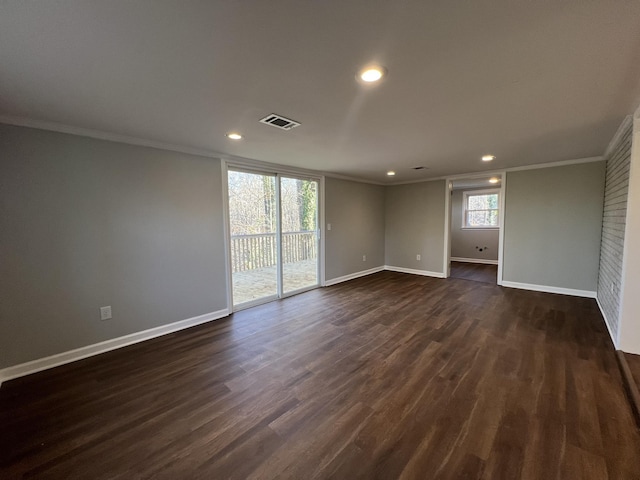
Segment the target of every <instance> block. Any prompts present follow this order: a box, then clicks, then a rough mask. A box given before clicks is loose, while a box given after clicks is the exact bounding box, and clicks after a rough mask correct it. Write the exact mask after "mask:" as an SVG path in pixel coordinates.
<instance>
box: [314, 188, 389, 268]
mask: <svg viewBox="0 0 640 480" xmlns="http://www.w3.org/2000/svg"><path fill="white" fill-rule="evenodd" d="M325 221H326V223H330V224H331V230H330V231H329V230H326V231H325V235H326V238H325V252H326V259H325V279H326V280H331V279H334V278H338V277H342V276H345V275H350V274H352V273H357V272H361V271H362V270H368V269H370V268H374V267H380V266H382V265H384V187H382V186H380V185H370V184H366V183H359V182H351V181H347V180H339V179H336V178H330V177H327V178H326V179H325ZM325 227H326V225H325ZM363 255H366V257H367V260H366V261H364V262H363V261H362V256H363Z"/></svg>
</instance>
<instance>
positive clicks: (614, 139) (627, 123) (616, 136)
mask: <svg viewBox="0 0 640 480" xmlns="http://www.w3.org/2000/svg"><path fill="white" fill-rule="evenodd" d="M631 122H633V116H632V115H627V116H626V117H624V119H623V120H622V123H620V126H619V127H618V130H616V133H615V134H614V135H613V137H612V138H611V141H610V142H609V145H607V149H606V150H605V151H604V155H603V157H604V158H609V157H610V156H611V152H612V151H613V149H614V148H616V146H617V145H618V142H620V140H621V139H622V135H624V132H625V131H626V130H627V128H629V126H630V125H631Z"/></svg>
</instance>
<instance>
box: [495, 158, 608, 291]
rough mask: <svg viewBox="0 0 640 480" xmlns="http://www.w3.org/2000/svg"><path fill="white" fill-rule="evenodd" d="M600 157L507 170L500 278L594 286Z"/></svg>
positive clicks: (600, 194) (601, 193)
mask: <svg viewBox="0 0 640 480" xmlns="http://www.w3.org/2000/svg"><path fill="white" fill-rule="evenodd" d="M604 174H605V162H593V163H583V164H578V165H568V166H563V167H554V168H543V169H537V170H524V171H517V172H508V173H507V185H506V198H505V200H506V211H505V226H504V229H505V230H504V266H503V268H504V274H503V279H504V280H505V281H511V282H520V283H529V284H534V285H545V286H552V287H561V288H570V289H577V290H588V291H595V290H596V287H597V283H598V263H599V256H600V231H601V228H602V204H603V196H604Z"/></svg>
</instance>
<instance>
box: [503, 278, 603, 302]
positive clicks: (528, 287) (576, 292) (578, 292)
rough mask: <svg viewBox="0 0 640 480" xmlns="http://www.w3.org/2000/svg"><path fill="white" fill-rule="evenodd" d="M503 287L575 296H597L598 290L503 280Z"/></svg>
mask: <svg viewBox="0 0 640 480" xmlns="http://www.w3.org/2000/svg"><path fill="white" fill-rule="evenodd" d="M502 286H503V287H508V288H519V289H521V290H533V291H534V292H546V293H559V294H561V295H572V296H574V297H587V298H596V292H592V291H590V290H575V289H573V288H561V287H551V286H549V285H534V284H532V283H520V282H508V281H507V280H503V281H502Z"/></svg>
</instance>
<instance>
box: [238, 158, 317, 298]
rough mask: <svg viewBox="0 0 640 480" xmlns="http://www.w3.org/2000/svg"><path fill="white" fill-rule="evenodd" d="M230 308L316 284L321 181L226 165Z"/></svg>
mask: <svg viewBox="0 0 640 480" xmlns="http://www.w3.org/2000/svg"><path fill="white" fill-rule="evenodd" d="M227 190H228V215H229V257H230V264H231V265H230V266H231V268H230V270H231V285H230V287H231V299H232V305H233V310H239V309H243V308H247V307H251V306H254V305H258V304H261V303H265V302H269V301H272V300H275V299H278V298H283V297H285V296H289V295H293V294H296V293H300V292H302V291H306V290H309V289H311V288H315V287H318V286H319V284H320V275H319V273H320V256H319V252H320V242H319V239H320V235H319V233H320V232H319V227H318V226H319V221H318V218H319V215H318V212H319V181H318V180H317V179H309V178H302V177H295V176H290V175H280V174H274V173H265V172H257V171H248V170H241V169H235V168H229V170H228V174H227Z"/></svg>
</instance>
